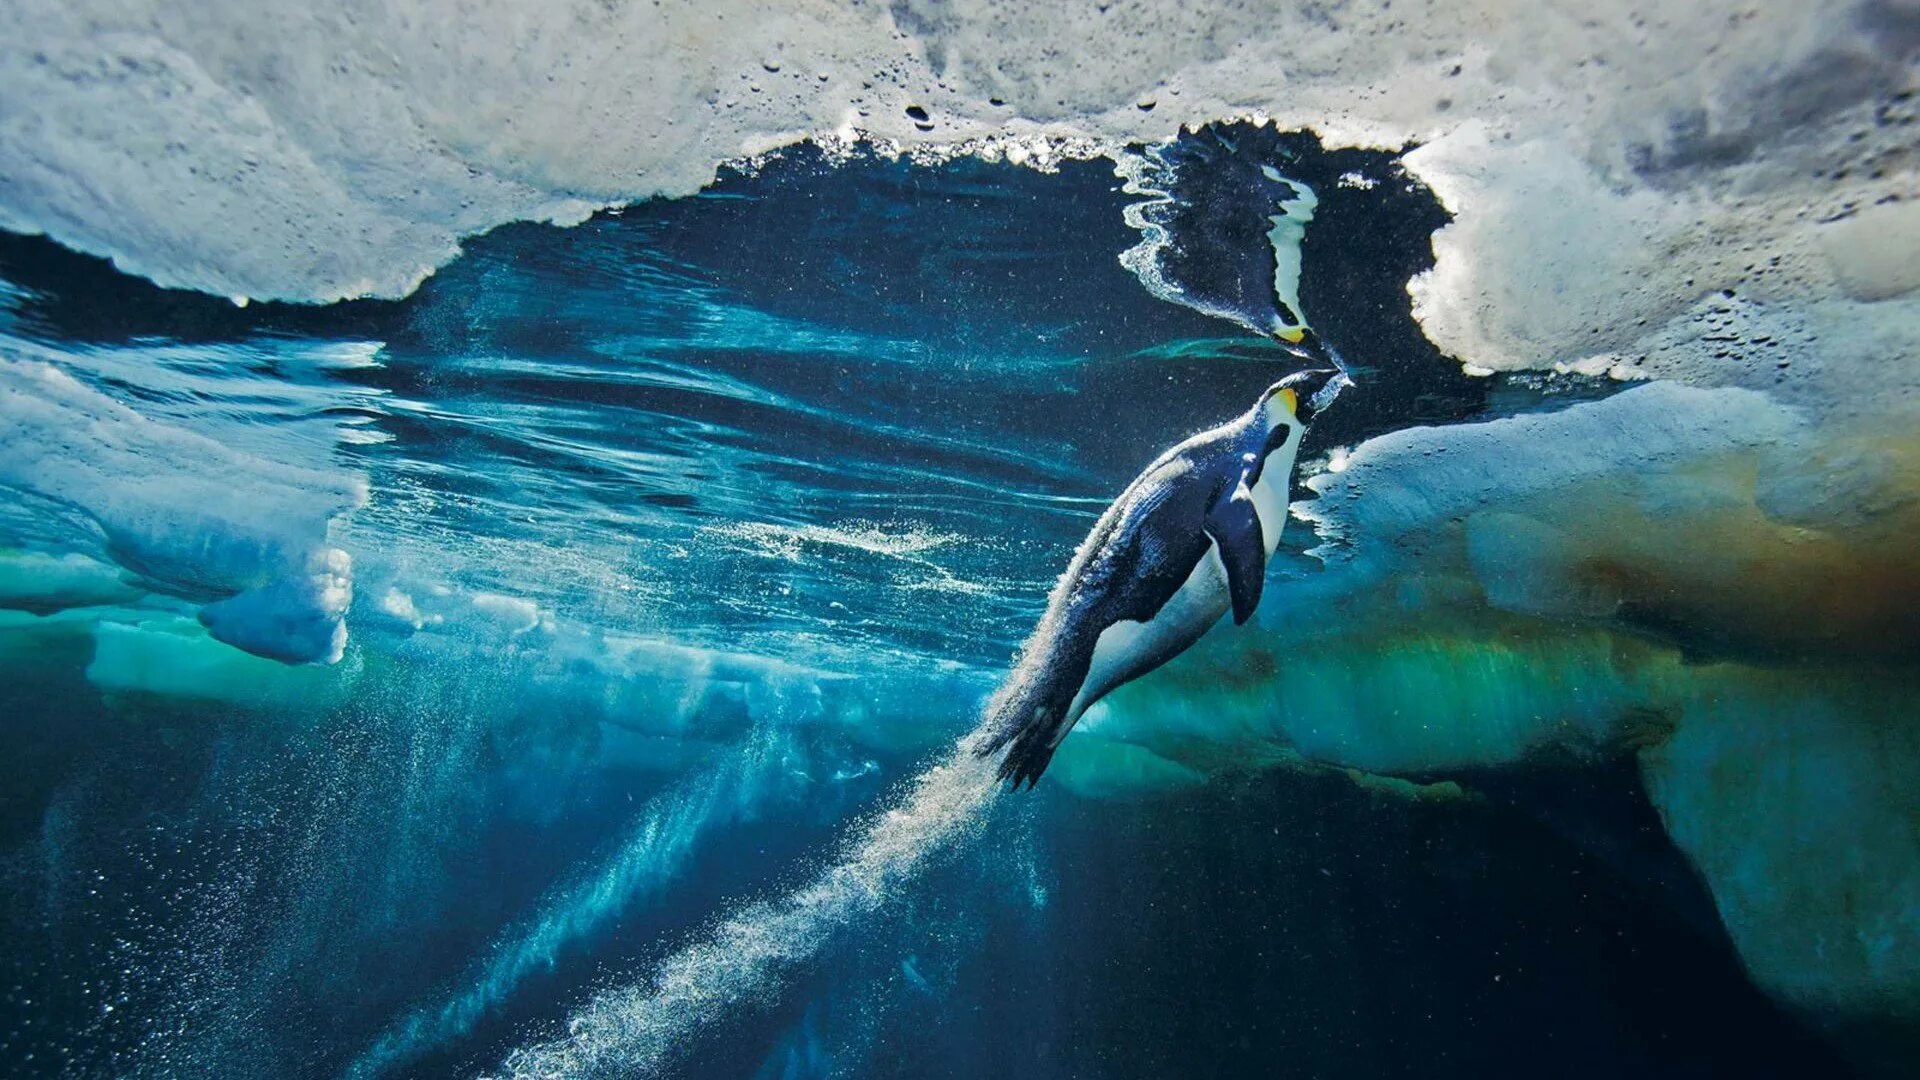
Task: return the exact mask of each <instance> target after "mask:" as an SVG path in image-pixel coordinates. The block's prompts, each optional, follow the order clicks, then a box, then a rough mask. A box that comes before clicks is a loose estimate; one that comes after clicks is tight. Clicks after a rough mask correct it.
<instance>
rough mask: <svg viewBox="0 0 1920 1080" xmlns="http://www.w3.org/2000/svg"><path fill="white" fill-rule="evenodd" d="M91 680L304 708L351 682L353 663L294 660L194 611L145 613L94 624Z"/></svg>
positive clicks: (321, 704)
mask: <svg viewBox="0 0 1920 1080" xmlns="http://www.w3.org/2000/svg"><path fill="white" fill-rule="evenodd" d="M93 636H94V653H93V660H92V662H91V663H89V664H88V665H87V681H88V682H91V683H93V684H94V685H95V686H97V687H99V688H100V689H101V690H103V691H107V692H109V693H144V694H158V695H162V696H165V697H175V698H187V699H201V700H215V701H225V702H230V703H233V704H238V705H255V706H263V707H272V708H275V709H292V710H297V711H300V712H302V713H304V712H307V711H309V710H313V709H320V708H325V707H326V706H327V705H329V704H331V703H332V702H333V701H335V700H337V696H338V695H339V694H340V693H342V692H344V691H345V690H346V689H348V688H349V687H350V686H351V684H352V681H353V675H354V672H353V671H352V670H351V668H352V667H353V665H351V664H345V665H335V666H333V667H316V666H290V665H287V664H282V663H276V662H275V661H272V660H267V659H262V658H260V657H257V656H249V655H248V654H246V653H244V652H241V651H239V650H238V649H234V648H230V647H228V646H227V645H224V644H221V643H220V642H218V641H216V640H214V639H213V637H212V636H211V635H210V634H208V632H207V631H206V630H205V629H204V628H203V627H201V626H200V625H199V624H197V623H195V622H194V621H193V620H191V619H186V618H179V617H170V616H159V617H154V616H147V617H145V618H144V619H143V620H142V621H140V622H136V623H120V622H102V623H99V624H98V625H96V626H95V627H94V630H93Z"/></svg>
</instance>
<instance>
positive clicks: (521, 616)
mask: <svg viewBox="0 0 1920 1080" xmlns="http://www.w3.org/2000/svg"><path fill="white" fill-rule="evenodd" d="M470 602H471V603H472V604H473V610H474V611H475V612H477V613H478V614H479V615H480V616H481V617H482V618H483V619H485V620H486V621H487V622H490V623H491V624H493V625H494V626H497V627H499V628H500V629H502V630H505V631H506V632H507V633H509V634H511V635H513V636H515V637H518V636H519V635H521V634H524V633H526V632H527V631H529V630H532V629H533V628H535V627H537V626H539V625H540V606H539V605H538V604H535V603H534V602H533V601H531V600H524V599H521V598H520V597H517V596H503V595H501V594H499V593H488V592H483V593H474V594H473V597H472V599H471V601H470Z"/></svg>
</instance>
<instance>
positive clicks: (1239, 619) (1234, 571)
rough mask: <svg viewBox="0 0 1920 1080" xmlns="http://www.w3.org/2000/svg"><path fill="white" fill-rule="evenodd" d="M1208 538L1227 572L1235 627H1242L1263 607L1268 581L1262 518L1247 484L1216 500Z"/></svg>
mask: <svg viewBox="0 0 1920 1080" xmlns="http://www.w3.org/2000/svg"><path fill="white" fill-rule="evenodd" d="M1206 530H1207V535H1208V536H1211V537H1212V538H1213V543H1214V546H1215V547H1216V548H1218V549H1219V551H1220V563H1221V565H1223V566H1225V567H1226V568H1227V592H1228V594H1229V595H1231V596H1232V597H1233V624H1234V625H1235V626H1241V625H1244V624H1245V623H1246V621H1247V620H1248V619H1251V618H1252V617H1253V609H1254V608H1256V607H1258V606H1260V590H1261V588H1262V586H1264V585H1265V584H1266V581H1267V545H1266V538H1265V536H1264V535H1263V534H1262V533H1261V531H1260V514H1259V512H1258V511H1256V510H1255V509H1254V506H1253V492H1251V491H1249V490H1248V489H1247V484H1246V481H1245V480H1242V481H1241V482H1240V483H1238V484H1235V485H1234V486H1233V490H1232V491H1231V492H1229V493H1227V494H1225V495H1223V496H1221V497H1220V498H1218V499H1216V500H1214V503H1213V506H1212V507H1211V508H1210V509H1209V510H1208V511H1207V524H1206Z"/></svg>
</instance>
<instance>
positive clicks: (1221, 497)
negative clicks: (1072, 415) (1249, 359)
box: [973, 369, 1347, 788]
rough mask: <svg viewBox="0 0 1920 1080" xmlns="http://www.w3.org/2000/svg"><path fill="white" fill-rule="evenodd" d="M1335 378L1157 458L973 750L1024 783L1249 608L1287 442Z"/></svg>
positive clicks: (1298, 388)
mask: <svg viewBox="0 0 1920 1080" xmlns="http://www.w3.org/2000/svg"><path fill="white" fill-rule="evenodd" d="M1346 381H1347V380H1346V377H1345V376H1344V375H1342V374H1341V373H1340V372H1339V371H1338V370H1337V369H1326V370H1313V371H1305V372H1301V373H1299V374H1296V375H1291V376H1288V377H1287V378H1286V379H1284V380H1282V381H1280V382H1279V383H1276V384H1275V385H1273V386H1271V387H1269V388H1268V389H1267V391H1266V393H1264V394H1262V395H1261V396H1260V400H1259V401H1258V402H1257V403H1256V404H1255V405H1254V407H1253V408H1252V409H1249V410H1248V411H1247V412H1245V413H1243V414H1242V415H1241V416H1239V417H1238V418H1236V419H1234V420H1231V421H1229V422H1228V423H1226V424H1223V425H1221V426H1220V427H1217V428H1214V429H1212V430H1210V431H1203V432H1201V433H1200V434H1198V435H1195V436H1193V437H1192V438H1190V439H1188V440H1187V441H1185V442H1183V443H1181V444H1180V445H1178V446H1175V447H1174V448H1173V449H1171V450H1168V451H1167V452H1166V453H1164V454H1162V455H1160V457H1159V458H1158V459H1157V460H1155V461H1154V463H1153V464H1152V465H1149V466H1147V469H1146V471H1145V472H1143V473H1141V474H1140V476H1139V477H1138V478H1137V479H1135V480H1134V481H1133V483H1131V484H1129V485H1127V489H1126V491H1125V492H1123V493H1122V494H1121V495H1120V497H1119V498H1118V499H1116V500H1115V501H1114V503H1113V505H1112V506H1110V507H1108V508H1107V511H1106V513H1104V514H1102V515H1100V520H1099V522H1098V523H1097V524H1095V525H1094V527H1093V532H1092V533H1091V534H1089V535H1088V536H1087V539H1086V541H1085V542H1084V543H1082V544H1081V545H1080V550H1079V551H1078V552H1076V553H1075V554H1074V557H1073V562H1072V564H1070V565H1069V566H1068V567H1067V572H1066V573H1065V574H1063V575H1061V578H1060V582H1059V584H1057V585H1055V586H1054V588H1053V593H1052V595H1051V596H1049V597H1048V598H1047V610H1046V614H1044V615H1042V616H1041V618H1040V624H1039V625H1038V626H1036V627H1035V628H1034V631H1033V635H1032V636H1031V637H1030V638H1028V639H1027V644H1026V647H1025V648H1024V649H1023V650H1022V652H1021V656H1020V659H1019V662H1018V663H1017V664H1015V666H1014V669H1013V672H1012V673H1011V674H1009V675H1008V676H1007V680H1006V681H1005V682H1004V683H1002V684H1001V685H1000V688H999V690H997V691H996V692H995V693H994V695H993V697H992V699H991V700H989V701H988V703H987V709H986V714H985V718H984V720H983V722H982V724H981V726H980V729H979V732H978V734H977V735H976V736H974V742H973V750H974V753H975V754H977V755H979V756H981V757H988V756H991V755H993V754H995V753H998V752H1000V751H1001V750H1002V749H1004V750H1005V751H1006V757H1005V758H1004V759H1002V760H1001V762H1000V768H999V776H1000V779H1002V780H1008V779H1011V780H1012V781H1013V785H1014V787H1016V788H1018V787H1019V786H1020V784H1021V782H1022V781H1024V782H1026V783H1027V785H1028V786H1032V785H1033V784H1034V783H1036V782H1038V780H1039V779H1040V774H1041V773H1042V772H1043V771H1045V769H1046V767H1047V762H1048V761H1050V760H1052V758H1053V752H1054V750H1055V749H1056V748H1058V747H1059V745H1060V740H1062V739H1064V738H1066V736H1067V732H1068V731H1069V730H1070V729H1071V728H1072V727H1073V725H1074V724H1075V723H1076V722H1078V721H1079V719H1080V717H1081V715H1082V714H1083V713H1085V712H1086V711H1087V709H1088V708H1089V707H1090V706H1092V705H1093V703H1094V702H1096V701H1099V700H1100V699H1101V698H1102V697H1104V696H1105V695H1106V694H1107V693H1108V692H1109V691H1111V690H1113V689H1114V688H1115V687H1117V686H1119V685H1121V684H1122V683H1126V682H1130V681H1132V680H1133V679H1136V678H1139V677H1140V676H1142V675H1145V674H1146V673H1147V672H1149V671H1152V670H1153V669H1154V668H1156V667H1159V666H1160V665H1161V664H1164V663H1166V662H1167V661H1168V660H1171V659H1173V658H1174V657H1175V656H1178V655H1179V654H1180V653H1182V652H1184V651H1186V648H1187V646H1189V645H1192V644H1193V643H1194V642H1195V641H1198V640H1199V639H1200V636H1201V635H1202V634H1204V633H1206V632H1207V629H1208V628H1209V627H1211V626H1212V625H1213V624H1214V623H1215V622H1218V621H1219V619H1220V616H1222V615H1224V614H1226V613H1227V611H1228V610H1229V609H1231V610H1232V612H1233V621H1234V623H1235V624H1236V625H1238V624H1242V623H1245V622H1246V621H1247V619H1248V618H1250V617H1251V616H1252V615H1253V609H1254V607H1255V606H1256V605H1258V604H1259V603H1260V589H1261V585H1262V583H1263V581H1264V579H1265V577H1266V569H1267V557H1268V556H1269V555H1271V554H1273V550H1274V546H1275V545H1276V544H1278V543H1279V541H1280V529H1281V527H1282V526H1283V525H1285V524H1286V516H1287V496H1288V489H1289V487H1290V485H1291V484H1292V482H1293V481H1292V477H1293V461H1294V456H1295V455H1296V454H1297V453H1298V452H1299V449H1300V437H1301V435H1302V434H1303V433H1304V431H1305V430H1306V425H1307V423H1308V422H1309V421H1311V420H1312V419H1313V417H1314V415H1315V413H1316V412H1317V411H1318V410H1319V409H1321V408H1324V407H1325V406H1326V405H1327V404H1328V403H1329V402H1330V401H1331V400H1332V399H1333V397H1334V395H1335V394H1337V393H1339V391H1340V388H1341V387H1342V386H1344V385H1345V384H1346Z"/></svg>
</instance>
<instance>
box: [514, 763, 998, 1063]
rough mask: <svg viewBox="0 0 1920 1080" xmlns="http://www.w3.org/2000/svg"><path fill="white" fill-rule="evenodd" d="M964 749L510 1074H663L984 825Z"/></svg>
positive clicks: (982, 781) (534, 1050) (589, 1007)
mask: <svg viewBox="0 0 1920 1080" xmlns="http://www.w3.org/2000/svg"><path fill="white" fill-rule="evenodd" d="M993 769H994V765H993V763H992V762H991V761H986V760H982V759H978V758H975V757H974V756H973V755H972V754H971V753H969V752H967V751H966V750H965V749H964V747H962V748H959V749H956V751H955V752H954V753H953V754H951V755H950V756H949V757H948V758H947V759H946V760H945V761H944V762H942V763H941V764H939V765H936V766H934V767H932V768H930V769H928V770H927V771H926V772H924V773H922V774H921V775H920V776H919V777H918V778H917V779H916V780H914V781H913V783H912V784H911V785H910V786H909V787H908V789H907V791H906V793H905V795H904V797H903V798H902V799H900V800H899V802H898V803H896V804H895V806H894V808H893V809H891V810H886V811H883V812H881V813H880V814H878V815H877V816H875V817H874V818H872V819H871V820H869V821H868V822H867V824H866V826H865V828H864V829H863V830H862V831H861V832H860V834H859V836H858V838H857V839H856V840H854V841H853V842H851V843H850V844H849V845H848V846H847V847H846V848H845V849H844V851H843V852H842V855H841V858H840V860H839V861H838V862H836V863H835V864H834V865H833V866H831V867H830V868H828V869H827V870H826V871H824V872H823V873H821V874H820V875H819V876H818V877H816V878H815V879H814V880H813V881H812V882H811V883H809V884H808V885H806V886H804V887H803V888H801V889H799V890H797V891H795V892H793V893H790V894H788V895H787V896H784V897H781V898H779V899H777V900H771V901H766V902H762V903H756V904H752V905H750V906H748V907H746V908H744V909H742V910H740V911H738V912H736V913H735V914H734V915H733V916H732V917H730V918H728V919H727V920H726V921H725V922H723V923H721V924H720V925H719V926H718V927H717V928H716V929H715V930H714V931H713V932H712V933H711V934H710V935H708V936H707V937H706V938H705V939H704V940H702V941H699V942H696V943H694V944H692V945H690V946H688V947H687V948H685V949H682V950H681V951H680V952H679V953H676V954H675V955H673V956H671V957H669V958H667V959H666V960H665V961H664V962H662V963H661V965H660V966H659V968H658V969H657V970H656V971H655V973H654V975H653V978H652V979H651V980H648V981H646V982H643V983H639V984H635V985H632V986H627V987H622V988H620V989H616V990H611V991H606V992H603V993H601V994H598V995H596V996H595V997H594V998H593V999H592V1000H591V1001H589V1002H588V1003H587V1004H586V1006H585V1007H583V1008H581V1009H580V1010H579V1011H578V1012H576V1013H575V1014H574V1015H573V1016H572V1017H571V1018H570V1019H569V1021H568V1023H567V1033H566V1034H565V1035H564V1036H561V1037H559V1038H556V1039H552V1040H550V1041H547V1042H542V1043H537V1044H534V1045H532V1046H527V1047H522V1048H521V1049H519V1050H516V1051H514V1052H513V1053H512V1054H511V1055H509V1056H508V1058H507V1060H506V1063H505V1065H504V1067H503V1070H502V1073H501V1075H502V1076H504V1077H511V1078H514V1080H534V1078H540V1080H557V1078H573V1077H597V1076H613V1075H622V1076H632V1075H636V1074H639V1075H647V1074H658V1073H659V1072H661V1071H662V1069H663V1068H664V1067H665V1066H666V1065H667V1064H668V1063H669V1062H670V1061H671V1060H672V1059H673V1057H674V1056H675V1054H676V1053H677V1052H678V1051H679V1050H680V1049H681V1048H682V1047H683V1046H684V1045H685V1043H686V1042H687V1040H688V1039H689V1037H691V1036H693V1035H694V1034H696V1033H697V1032H699V1031H700V1030H701V1029H702V1028H704V1027H706V1026H708V1025H709V1024H712V1023H713V1022H715V1021H717V1020H719V1019H720V1018H722V1017H723V1016H724V1015H725V1014H726V1013H727V1012H728V1011H729V1010H731V1009H733V1008H735V1007H737V1006H739V1005H741V1004H742V1003H744V1002H747V1001H750V1000H752V999H754V998H756V997H761V996H764V995H766V994H768V993H770V992H771V991H773V990H774V989H776V988H777V987H778V985H779V984H780V982H781V981H782V980H783V979H784V978H785V977H786V976H787V975H788V974H789V973H790V972H791V971H792V970H793V969H794V968H796V967H798V966H799V965H800V964H802V963H804V962H805V961H807V960H808V959H810V958H811V957H812V956H813V955H814V954H816V953H818V952H819V951H820V950H821V949H822V948H823V947H825V945H826V944H827V943H828V942H829V941H830V940H831V939H832V938H833V936H834V935H835V934H836V933H838V932H839V931H841V930H843V929H844V928H845V927H847V926H848V925H849V924H851V923H852V922H853V921H854V920H856V919H858V918H860V917H862V916H865V915H869V914H871V913H873V912H875V911H877V910H878V909H879V908H880V907H881V906H882V905H884V904H885V903H886V902H887V901H888V900H889V899H890V898H891V897H892V895H893V893H894V891H895V890H896V889H897V888H898V887H899V886H900V885H901V884H902V883H904V882H905V881H906V880H907V879H908V878H910V877H911V876H912V875H913V874H914V873H915V872H916V871H918V870H919V869H920V868H921V867H922V866H923V865H924V864H925V863H926V862H927V860H928V859H929V858H931V857H933V856H934V855H936V854H938V853H940V852H942V851H944V850H947V849H949V848H951V847H952V846H954V845H955V844H956V843H957V842H959V841H960V840H962V839H964V838H966V837H967V836H969V835H971V834H972V833H974V832H977V831H978V829H979V827H980V825H981V824H982V823H983V822H984V821H985V815H984V813H983V812H982V811H983V810H984V809H985V807H986V806H987V804H988V802H989V801H990V800H991V799H992V798H993V795H994V792H995V791H996V790H997V787H996V785H995V783H994V780H993Z"/></svg>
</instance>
